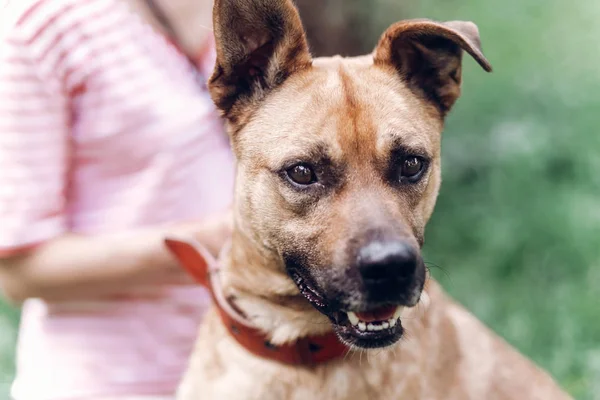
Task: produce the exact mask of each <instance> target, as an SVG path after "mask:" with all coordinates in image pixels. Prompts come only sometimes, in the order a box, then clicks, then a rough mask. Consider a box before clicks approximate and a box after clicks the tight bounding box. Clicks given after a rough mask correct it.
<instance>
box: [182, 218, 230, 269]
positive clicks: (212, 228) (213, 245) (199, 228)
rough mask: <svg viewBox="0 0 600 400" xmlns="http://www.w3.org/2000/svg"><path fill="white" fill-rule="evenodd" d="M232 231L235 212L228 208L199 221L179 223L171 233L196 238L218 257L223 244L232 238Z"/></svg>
mask: <svg viewBox="0 0 600 400" xmlns="http://www.w3.org/2000/svg"><path fill="white" fill-rule="evenodd" d="M232 231H233V212H232V210H231V209H228V210H227V211H225V212H222V213H219V214H214V215H211V216H209V217H207V218H204V219H202V220H199V221H191V222H185V223H182V224H178V225H177V226H176V227H175V228H174V229H173V230H172V231H171V233H172V234H173V235H175V236H180V237H190V238H194V239H195V240H197V241H198V242H199V243H200V244H201V245H203V246H204V247H205V248H206V250H208V251H209V252H210V253H211V254H212V255H213V256H214V257H215V258H216V257H218V256H219V253H220V251H221V249H222V248H223V245H224V244H225V243H226V242H227V241H228V240H229V239H230V238H231V233H232Z"/></svg>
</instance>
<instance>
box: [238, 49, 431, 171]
mask: <svg viewBox="0 0 600 400" xmlns="http://www.w3.org/2000/svg"><path fill="white" fill-rule="evenodd" d="M441 129H442V120H441V118H439V116H438V115H437V114H436V113H435V111H434V110H433V109H432V107H430V106H429V105H428V103H427V102H425V101H424V100H422V99H420V98H419V97H418V96H416V95H415V94H414V93H413V92H411V91H410V90H409V89H408V88H406V86H405V85H404V84H403V83H402V81H401V80H400V79H399V78H398V76H397V74H396V73H395V71H393V70H391V68H390V70H386V69H385V68H381V67H378V66H375V65H373V62H372V58H371V57H367V56H366V57H356V58H341V57H333V58H319V59H316V60H315V61H314V64H313V67H312V68H311V69H310V70H308V71H306V72H303V73H301V74H298V75H295V76H292V77H290V78H289V79H288V80H287V81H286V83H285V84H284V85H283V86H282V87H281V88H280V89H279V90H277V91H275V93H273V94H272V95H270V96H269V97H268V98H267V99H266V101H265V104H264V106H263V107H260V109H259V110H258V112H257V113H256V115H255V116H254V118H252V122H251V123H250V124H248V127H247V129H245V132H244V134H243V135H242V136H243V137H245V139H244V138H241V141H242V142H246V141H247V143H248V145H249V146H251V148H253V149H255V150H256V151H260V152H261V153H263V155H264V153H265V152H266V153H267V154H268V158H269V159H270V161H271V162H273V163H278V162H281V161H283V160H286V159H289V158H293V157H301V156H302V152H306V151H312V149H315V148H320V149H326V151H327V153H328V155H329V156H330V157H332V158H334V159H335V158H348V157H355V156H360V155H361V154H363V155H364V154H370V155H373V154H374V153H384V154H385V153H386V152H389V148H390V147H392V146H394V145H398V144H401V145H403V146H406V147H408V148H415V149H422V150H424V151H426V152H428V153H430V154H431V155H432V156H436V155H437V152H438V147H439V139H440V132H441ZM274 149H277V151H274Z"/></svg>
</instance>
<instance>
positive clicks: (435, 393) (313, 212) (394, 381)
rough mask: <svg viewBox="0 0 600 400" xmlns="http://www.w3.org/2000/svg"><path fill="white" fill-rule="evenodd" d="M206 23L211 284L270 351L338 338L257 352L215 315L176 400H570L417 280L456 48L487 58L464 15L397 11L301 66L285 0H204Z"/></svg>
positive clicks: (302, 50)
mask: <svg viewBox="0 0 600 400" xmlns="http://www.w3.org/2000/svg"><path fill="white" fill-rule="evenodd" d="M214 29H215V36H216V42H217V50H218V57H217V65H216V68H215V72H214V74H213V76H212V77H211V79H210V83H209V85H210V91H211V94H212V97H213V99H214V101H215V104H216V105H217V107H218V108H219V109H220V110H221V111H222V114H223V116H224V117H225V118H226V120H227V122H228V127H229V131H230V135H231V140H232V144H233V147H234V151H235V154H236V156H237V161H238V165H237V183H236V202H235V208H234V214H235V230H234V233H233V239H232V246H231V250H230V251H227V252H226V253H225V254H224V257H223V258H222V259H221V260H220V262H221V269H220V271H219V276H220V282H221V283H220V285H221V286H220V287H219V288H215V287H213V290H214V291H218V292H219V293H218V297H219V296H220V297H221V298H222V299H223V298H225V299H228V302H229V304H230V305H231V308H232V309H234V310H235V311H234V312H237V313H239V314H240V315H244V316H245V317H246V318H247V319H248V320H249V321H250V322H251V324H252V325H253V326H255V327H256V328H257V329H258V330H259V331H260V332H263V333H264V334H265V338H267V339H268V340H269V342H268V343H266V344H265V346H267V347H268V346H272V347H273V348H275V349H277V346H280V345H284V344H286V343H297V342H299V341H301V340H303V338H306V337H316V336H318V335H327V334H328V332H331V331H333V332H335V334H336V335H337V337H339V339H340V341H341V342H343V343H344V344H345V345H346V346H348V349H350V350H349V352H347V353H346V354H345V355H344V356H343V357H339V358H337V359H333V360H329V361H327V362H322V363H312V364H310V365H307V364H306V363H299V364H302V365H293V363H291V364H290V363H287V364H286V363H281V362H278V361H276V360H274V359H270V358H269V356H268V355H267V356H265V357H258V356H256V355H255V354H253V353H252V352H251V351H248V348H250V347H251V346H250V347H248V346H247V345H244V346H242V345H241V344H242V343H244V341H243V340H241V339H238V338H236V337H235V336H236V335H238V334H240V331H239V328H238V327H236V326H233V325H232V326H229V325H226V323H227V324H228V323H229V322H228V321H230V320H228V319H227V318H226V317H224V318H219V314H218V313H217V312H216V311H212V312H210V313H209V314H208V315H207V317H206V320H205V323H204V324H203V326H202V327H201V329H200V332H199V338H198V342H197V346H196V348H195V351H194V354H193V355H192V358H191V362H190V367H189V370H188V372H187V374H186V376H185V378H184V381H183V383H182V385H181V388H180V391H179V394H178V399H180V400H199V399H219V400H236V399H239V400H251V399H252V400H270V399H273V400H275V399H285V400H296V399H297V400H305V399H311V400H317V399H327V400H342V399H344V400H347V399H370V400H376V399H386V400H389V399H411V400H418V399H432V400H434V399H439V400H442V399H443V400H453V399H456V400H459V399H460V400H464V399H477V400H483V399H486V400H493V399H519V400H521V399H540V400H553V399H567V398H569V396H567V395H566V394H564V393H563V392H562V391H561V390H560V389H559V388H558V387H557V385H556V384H555V383H554V382H553V380H552V379H551V378H550V377H549V376H548V375H547V374H546V373H544V372H542V371H540V370H538V369H537V368H536V367H535V366H534V365H533V364H532V363H531V362H529V361H528V360H526V359H525V358H524V357H522V356H521V355H519V354H518V353H517V352H516V351H515V350H513V349H512V348H511V347H510V346H509V345H508V344H506V343H505V342H504V341H502V340H501V339H499V338H498V337H497V336H495V335H494V334H493V333H492V332H491V331H489V330H488V329H487V328H485V327H484V326H483V325H482V324H481V323H479V322H478V321H477V320H476V319H475V318H474V317H473V316H471V315H470V314H469V313H468V312H467V311H465V310H464V309H463V308H461V307H460V306H458V305H456V304H455V303H453V302H452V301H451V300H449V299H448V298H447V297H446V296H445V295H444V294H443V293H442V291H441V289H440V288H439V286H438V285H437V284H436V283H435V282H433V281H431V280H428V279H427V273H426V269H425V266H424V263H423V260H422V258H421V255H420V248H421V246H422V244H423V235H424V230H425V225H426V223H427V221H428V219H429V217H430V215H431V213H432V211H433V208H434V204H435V201H436V196H437V194H438V189H439V186H440V135H441V132H442V128H443V125H444V117H445V116H446V114H447V113H448V112H449V111H450V109H451V108H452V106H453V104H454V102H455V101H456V99H457V98H458V96H459V94H460V84H461V57H462V51H463V50H464V51H466V52H467V53H469V54H470V55H471V56H473V57H474V58H475V60H477V62H478V63H479V64H480V65H481V66H482V67H483V68H484V69H485V70H487V71H490V70H491V67H490V65H489V63H488V61H487V60H486V59H485V57H484V56H483V54H482V52H481V48H480V42H479V34H478V30H477V27H476V26H475V25H474V24H473V23H470V22H460V21H454V22H447V23H436V22H432V21H427V20H413V21H404V22H399V23H397V24H395V25H393V26H392V27H390V28H389V29H388V30H387V31H386V32H385V33H384V34H383V36H382V38H381V40H380V41H379V44H378V45H377V47H376V49H375V51H374V52H373V54H371V55H368V56H364V57H359V58H349V59H343V58H339V57H336V58H329V59H316V60H313V59H311V56H310V54H309V50H308V46H307V43H306V39H305V34H304V31H303V28H302V24H301V22H300V19H299V16H298V13H297V11H296V9H295V8H294V6H293V4H292V2H291V0H217V1H216V2H215V8H214ZM199 179H200V177H199ZM175 253H178V252H177V251H175ZM182 254H183V253H182V252H180V253H178V255H179V256H180V258H182V259H184V258H185V257H183V256H182ZM229 312H230V313H231V312H232V311H231V310H229ZM231 321H234V320H231ZM233 323H234V324H235V321H234V322H233ZM250 336H251V335H250ZM245 347H246V348H245ZM363 349H364V351H362V350H363ZM369 349H370V350H369ZM373 349H376V350H373ZM311 351H313V349H311ZM315 351H317V350H315ZM318 351H320V349H318ZM363 353H365V354H363Z"/></svg>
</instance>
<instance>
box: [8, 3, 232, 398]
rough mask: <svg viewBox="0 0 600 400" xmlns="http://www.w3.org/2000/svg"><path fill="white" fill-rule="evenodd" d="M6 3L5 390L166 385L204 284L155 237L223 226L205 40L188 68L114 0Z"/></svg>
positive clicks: (218, 136) (177, 368)
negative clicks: (13, 361)
mask: <svg viewBox="0 0 600 400" xmlns="http://www.w3.org/2000/svg"><path fill="white" fill-rule="evenodd" d="M8 8H9V10H10V12H11V13H12V14H11V15H12V16H13V17H14V18H12V19H11V21H12V22H11V24H10V27H8V28H6V27H5V28H6V29H5V32H4V34H3V35H2V38H1V39H0V40H1V42H0V287H1V288H2V289H1V290H2V291H3V293H4V295H5V296H6V297H7V298H8V299H10V300H12V301H13V302H16V303H23V306H22V318H21V324H20V333H19V340H18V347H17V375H16V379H15V381H14V384H13V388H12V396H13V398H14V399H15V400H63V399H65V400H66V399H69V400H74V399H79V400H84V399H85V400H92V399H102V400H109V399H110V400H117V399H118V400H125V399H127V400H129V399H172V398H173V396H174V392H175V390H176V387H177V384H178V382H179V379H180V377H181V375H182V373H183V370H184V368H185V366H186V362H187V358H188V356H189V354H190V353H191V349H192V347H193V342H194V340H195V336H196V333H197V327H198V325H199V323H200V321H201V318H202V315H203V313H204V311H205V310H206V307H207V305H208V304H209V297H208V294H207V292H206V291H205V290H204V289H202V288H200V287H198V286H196V285H194V284H193V283H192V281H191V279H189V278H188V277H187V276H186V274H185V273H184V272H183V270H182V269H181V268H180V267H179V266H178V265H177V262H176V260H175V258H174V257H172V256H171V255H170V254H169V253H168V251H167V250H166V248H165V246H164V243H163V239H164V237H165V236H167V235H180V236H183V235H194V236H195V237H196V238H197V239H198V240H199V241H201V242H202V243H203V244H204V245H205V246H206V247H207V248H208V249H209V250H211V251H212V252H213V253H216V252H218V251H219V248H220V247H221V246H222V244H223V243H224V242H225V241H226V240H227V237H228V235H229V233H230V229H231V226H230V223H231V220H230V218H229V211H228V210H229V207H230V204H231V200H232V189H233V175H234V164H233V163H234V162H233V157H232V154H231V151H230V148H229V142H228V138H227V136H226V134H225V133H224V129H223V126H222V123H221V120H220V119H219V117H218V115H217V114H216V111H215V109H214V108H213V105H212V103H211V101H210V98H209V95H208V93H207V91H206V87H205V85H203V84H202V82H203V81H206V78H207V76H208V75H207V74H208V69H209V67H210V65H211V60H214V52H213V51H212V50H210V49H211V47H210V46H203V48H204V49H205V51H203V53H202V55H201V57H198V59H199V60H201V61H202V62H201V63H199V65H200V67H199V68H198V69H197V70H196V68H195V67H194V66H192V65H191V63H190V62H189V60H190V57H187V56H185V55H184V54H183V52H182V51H181V50H180V49H179V48H178V47H177V46H174V45H173V44H172V40H170V39H169V38H166V37H165V36H164V35H161V34H159V33H158V32H157V31H156V30H155V29H153V28H152V27H151V25H149V24H148V23H146V22H145V21H144V20H143V19H142V18H141V17H140V16H139V15H138V14H136V13H134V12H133V11H131V8H130V7H129V6H128V5H127V4H125V3H123V2H121V1H119V0H19V1H18V2H15V1H13V2H11V3H10V4H9V5H8ZM3 11H4V10H3ZM206 42H207V43H210V42H211V41H210V36H207V38H206ZM191 58H192V59H195V58H194V57H191ZM202 66H203V67H202ZM198 74H200V75H201V77H202V78H201V79H197V75H198Z"/></svg>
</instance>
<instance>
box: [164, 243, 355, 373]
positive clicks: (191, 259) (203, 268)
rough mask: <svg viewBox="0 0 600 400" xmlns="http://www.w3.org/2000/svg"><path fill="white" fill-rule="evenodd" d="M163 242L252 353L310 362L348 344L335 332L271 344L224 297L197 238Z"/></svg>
mask: <svg viewBox="0 0 600 400" xmlns="http://www.w3.org/2000/svg"><path fill="white" fill-rule="evenodd" d="M165 244H166V246H167V248H168V249H169V250H170V251H171V253H172V254H174V255H175V257H176V258H177V259H178V261H179V263H180V264H181V266H182V267H183V268H184V269H185V270H186V271H187V272H188V273H189V274H190V275H191V276H192V277H193V278H194V279H195V280H196V281H197V282H198V283H199V284H200V285H202V286H204V287H205V288H207V289H208V291H209V292H210V295H211V297H212V300H213V302H214V304H215V305H216V307H217V310H218V312H219V315H220V316H221V320H222V321H223V324H225V327H226V328H227V330H228V331H229V333H230V334H231V336H233V337H234V338H235V340H236V341H237V342H238V343H239V344H240V345H241V346H242V347H244V348H245V349H246V350H248V351H249V352H250V353H252V354H254V355H255V356H258V357H262V358H266V359H269V360H273V361H277V362H280V363H283V364H288V365H305V366H311V365H315V364H319V363H325V362H327V361H331V360H334V359H337V358H340V357H343V356H344V355H345V354H346V353H347V352H348V351H349V348H348V347H347V346H346V345H344V344H343V343H341V342H340V341H339V339H338V337H337V336H336V335H335V333H333V332H331V333H328V334H325V335H320V336H308V337H305V338H301V339H299V340H297V341H296V342H293V343H288V344H285V345H281V346H275V345H273V344H271V343H270V342H269V340H268V339H267V336H266V335H265V334H264V333H263V332H262V331H260V330H259V329H257V328H256V327H254V326H252V324H251V322H250V321H248V320H247V319H246V317H245V316H244V315H243V314H242V313H241V312H240V311H238V310H237V309H236V308H235V307H233V306H232V304H231V303H230V302H229V301H228V300H227V299H226V298H225V296H224V295H223V291H222V288H221V283H220V279H219V274H218V271H219V267H218V263H217V261H216V260H215V259H214V257H212V255H211V254H210V253H209V252H208V251H207V250H206V249H204V247H203V246H202V245H200V244H199V243H198V242H197V241H194V240H187V239H180V238H166V239H165Z"/></svg>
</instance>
